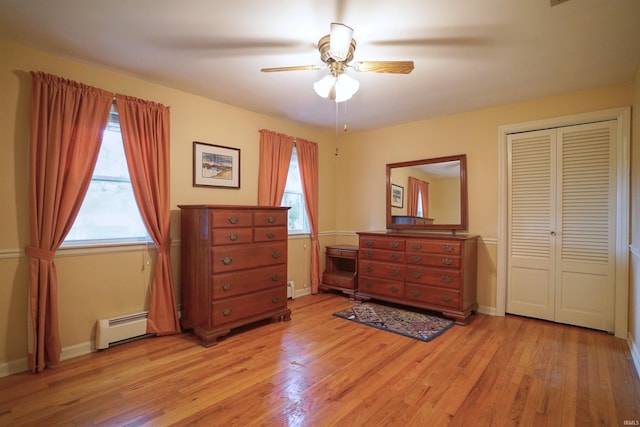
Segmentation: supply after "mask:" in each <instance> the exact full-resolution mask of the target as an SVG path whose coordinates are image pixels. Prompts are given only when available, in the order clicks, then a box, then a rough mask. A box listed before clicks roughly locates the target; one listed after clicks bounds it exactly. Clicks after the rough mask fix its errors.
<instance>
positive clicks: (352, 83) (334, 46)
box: [260, 22, 414, 102]
mask: <svg viewBox="0 0 640 427" xmlns="http://www.w3.org/2000/svg"><path fill="white" fill-rule="evenodd" d="M318 50H319V51H320V60H321V61H322V62H324V64H325V65H297V66H292V67H275V68H262V69H261V70H260V71H262V72H265V73H271V72H277V71H304V70H321V69H323V68H329V71H330V74H329V75H328V76H325V77H324V78H322V79H321V80H319V81H318V82H316V83H315V84H314V85H313V88H314V90H315V91H316V93H317V94H318V95H320V96H321V97H323V98H329V99H331V100H333V101H335V102H342V101H346V100H347V99H350V98H351V97H352V96H353V94H354V93H356V92H357V91H358V88H359V86H360V84H359V83H358V81H357V80H355V79H353V78H351V77H350V76H348V75H347V74H345V70H346V69H347V68H351V69H352V70H354V71H357V72H366V73H394V74H409V73H411V71H413V68H414V66H413V61H358V62H355V63H353V64H350V63H349V62H350V61H351V60H353V52H354V51H355V50H356V40H355V39H354V38H353V29H352V28H350V27H348V26H346V25H344V24H340V23H336V22H334V23H332V24H331V32H330V34H328V35H326V36H324V37H322V38H321V39H320V41H319V42H318Z"/></svg>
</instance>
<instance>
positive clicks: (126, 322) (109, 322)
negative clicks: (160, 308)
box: [96, 311, 154, 350]
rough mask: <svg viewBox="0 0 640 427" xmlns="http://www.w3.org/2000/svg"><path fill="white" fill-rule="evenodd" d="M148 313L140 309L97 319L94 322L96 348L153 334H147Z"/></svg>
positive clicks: (103, 347) (100, 348) (107, 346)
mask: <svg viewBox="0 0 640 427" xmlns="http://www.w3.org/2000/svg"><path fill="white" fill-rule="evenodd" d="M148 315H149V312H147V311H142V312H140V313H133V314H129V315H126V316H120V317H114V318H111V319H101V320H98V322H97V324H96V349H98V350H102V349H105V348H109V347H113V346H115V345H118V344H124V343H126V342H129V341H133V340H135V339H139V338H144V337H147V336H152V335H154V334H147V317H148Z"/></svg>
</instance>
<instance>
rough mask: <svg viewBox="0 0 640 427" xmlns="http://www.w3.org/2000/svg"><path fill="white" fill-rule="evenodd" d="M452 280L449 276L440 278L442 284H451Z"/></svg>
mask: <svg viewBox="0 0 640 427" xmlns="http://www.w3.org/2000/svg"><path fill="white" fill-rule="evenodd" d="M452 280H453V279H452V278H451V277H450V276H442V281H443V282H444V283H451V281H452Z"/></svg>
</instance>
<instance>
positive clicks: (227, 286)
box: [222, 282, 233, 291]
mask: <svg viewBox="0 0 640 427" xmlns="http://www.w3.org/2000/svg"><path fill="white" fill-rule="evenodd" d="M232 287H233V283H230V282H227V283H224V284H223V285H222V290H223V291H230V290H231V288H232Z"/></svg>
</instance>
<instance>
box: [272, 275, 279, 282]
mask: <svg viewBox="0 0 640 427" xmlns="http://www.w3.org/2000/svg"><path fill="white" fill-rule="evenodd" d="M271 280H272V281H274V282H277V281H278V280H280V275H279V274H278V273H275V274H272V275H271Z"/></svg>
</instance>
